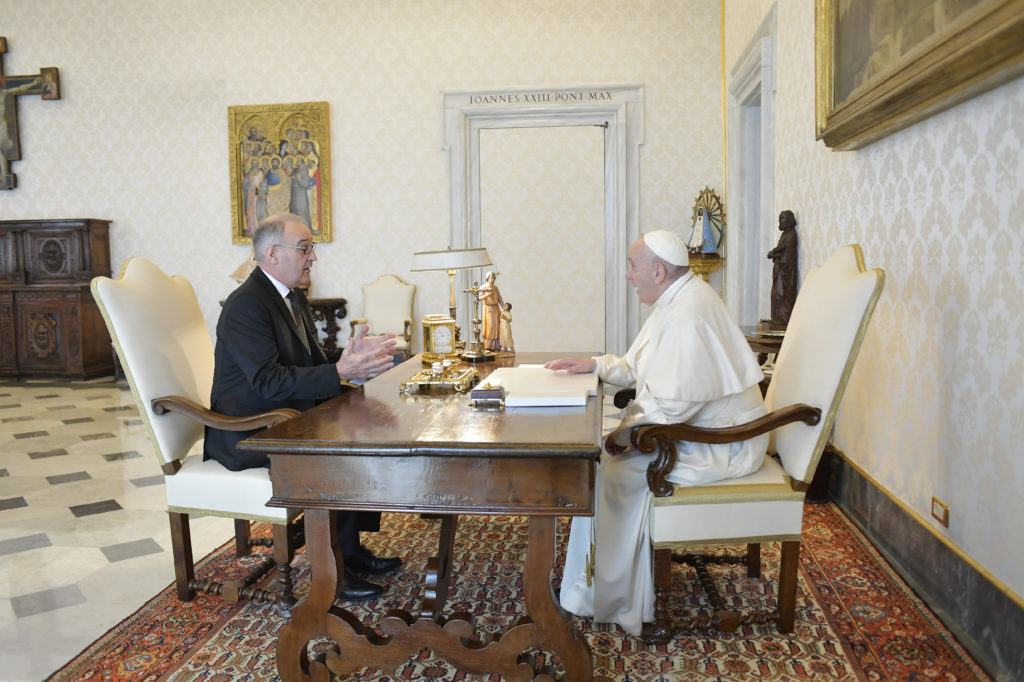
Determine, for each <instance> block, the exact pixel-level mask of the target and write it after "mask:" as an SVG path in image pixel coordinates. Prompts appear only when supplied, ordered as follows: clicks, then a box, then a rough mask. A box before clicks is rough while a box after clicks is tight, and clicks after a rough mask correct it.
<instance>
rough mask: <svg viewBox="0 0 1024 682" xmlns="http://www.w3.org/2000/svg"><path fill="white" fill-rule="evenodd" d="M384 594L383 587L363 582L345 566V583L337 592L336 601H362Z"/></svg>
mask: <svg viewBox="0 0 1024 682" xmlns="http://www.w3.org/2000/svg"><path fill="white" fill-rule="evenodd" d="M382 594H384V587H383V586H381V585H378V584H377V583H371V582H370V581H369V580H364V579H362V578H360V577H359V576H358V575H356V574H355V573H353V572H352V570H351V569H349V567H348V566H345V581H344V584H343V585H342V586H341V591H340V592H338V599H341V600H343V601H363V600H364V599H373V598H374V597H379V596H380V595H382Z"/></svg>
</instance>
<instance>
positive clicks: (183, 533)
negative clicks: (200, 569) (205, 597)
mask: <svg viewBox="0 0 1024 682" xmlns="http://www.w3.org/2000/svg"><path fill="white" fill-rule="evenodd" d="M167 516H168V517H169V518H170V521H171V551H172V552H173V554H174V582H175V585H176V586H177V590H178V599H180V600H181V601H192V598H193V597H195V596H196V593H195V591H194V590H193V589H192V588H191V587H189V583H191V582H192V580H193V579H194V578H195V565H194V564H193V563H192V535H191V533H190V532H189V527H188V514H181V513H178V512H172V511H169V512H167Z"/></svg>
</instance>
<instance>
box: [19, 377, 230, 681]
mask: <svg viewBox="0 0 1024 682" xmlns="http://www.w3.org/2000/svg"><path fill="white" fill-rule="evenodd" d="M197 450H198V448H197ZM0 472H2V473H0V652H2V653H0V659H2V661H3V662H2V666H0V680H40V679H43V678H45V677H46V676H48V675H49V674H51V673H52V672H53V671H54V670H56V669H57V668H59V667H60V666H61V665H63V664H64V663H65V662H67V661H68V660H70V659H71V658H72V657H74V656H75V655H77V654H78V653H79V652H80V651H81V650H82V649H84V648H85V647H86V646H88V645H89V644H91V643H92V642H93V641H95V639H96V638H97V637H100V636H101V635H103V634H104V633H105V632H106V631H107V630H109V629H110V628H111V627H113V626H115V625H117V624H118V623H119V622H121V621H122V620H123V619H124V618H126V617H128V616H129V615H131V614H132V613H134V612H135V611H136V610H137V609H138V608H139V607H140V606H142V605H143V604H144V603H145V602H146V601H147V600H149V599H151V598H152V597H153V596H154V595H156V594H157V593H158V592H159V591H160V590H162V589H164V588H165V587H167V586H168V585H170V584H172V583H173V582H174V557H173V554H172V552H171V539H170V528H169V524H168V519H167V508H166V502H165V497H164V491H163V485H164V482H163V474H162V472H161V471H160V464H159V462H158V461H157V457H156V455H155V454H154V452H153V449H152V447H151V446H150V444H149V440H148V437H147V434H146V429H145V427H144V426H143V424H142V421H141V420H140V419H139V417H138V412H137V410H136V408H135V404H134V401H133V400H132V396H131V392H130V391H129V390H128V387H127V384H124V383H114V382H112V381H110V380H105V381H104V380H98V381H96V382H61V381H24V382H3V383H0ZM76 511H77V512H78V515H77V516H76V515H75V512H76ZM90 512H91V513H90ZM191 529H192V546H193V553H194V556H195V557H196V559H197V560H198V559H199V558H201V557H203V556H205V555H207V554H208V553H209V552H211V551H212V550H214V549H216V548H217V547H219V546H220V545H222V544H224V543H225V542H227V541H229V540H230V539H231V538H232V536H233V533H234V526H233V523H232V521H231V519H224V518H218V517H204V518H194V519H192V523H191Z"/></svg>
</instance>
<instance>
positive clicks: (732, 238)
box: [725, 5, 778, 325]
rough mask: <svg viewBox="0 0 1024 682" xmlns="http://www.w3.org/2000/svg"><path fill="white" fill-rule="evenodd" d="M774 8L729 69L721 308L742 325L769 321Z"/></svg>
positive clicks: (773, 168)
mask: <svg viewBox="0 0 1024 682" xmlns="http://www.w3.org/2000/svg"><path fill="white" fill-rule="evenodd" d="M777 15H778V5H772V8H771V10H769V12H768V15H767V16H766V17H765V20H764V22H762V24H761V27H760V29H759V30H758V32H757V33H756V34H755V35H754V37H753V38H752V39H751V41H750V43H749V44H748V45H747V48H746V50H744V52H743V55H742V56H741V57H740V59H739V61H738V62H737V64H736V66H734V67H733V69H732V73H731V75H732V80H731V83H730V85H729V95H728V144H727V150H726V154H727V160H726V167H727V168H728V172H727V182H728V187H729V191H730V193H731V194H732V198H731V199H730V200H729V213H730V216H729V221H728V230H729V239H728V242H727V244H728V245H727V247H726V249H727V251H728V258H729V261H728V263H729V265H728V266H727V267H726V275H725V277H726V282H725V291H726V303H727V304H728V306H729V309H730V310H731V311H732V312H733V314H734V315H735V316H736V320H737V321H738V322H739V323H740V324H741V325H755V324H757V322H758V320H761V319H766V318H768V317H771V296H770V294H771V286H770V282H771V273H772V267H771V261H769V260H768V258H767V254H768V251H770V250H771V248H772V247H773V246H774V241H775V236H776V235H775V229H774V227H775V221H774V218H775V216H774V213H775V210H774V202H775V35H776V21H777Z"/></svg>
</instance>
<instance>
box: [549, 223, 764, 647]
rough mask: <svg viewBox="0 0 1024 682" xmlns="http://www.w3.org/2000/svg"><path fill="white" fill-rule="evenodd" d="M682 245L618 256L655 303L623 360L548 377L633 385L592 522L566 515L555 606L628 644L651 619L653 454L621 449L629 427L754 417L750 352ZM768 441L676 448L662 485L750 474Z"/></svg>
mask: <svg viewBox="0 0 1024 682" xmlns="http://www.w3.org/2000/svg"><path fill="white" fill-rule="evenodd" d="M688 265H689V258H688V256H687V250H686V244H685V242H683V240H682V239H680V238H679V237H678V236H677V235H675V234H674V233H672V232H668V231H665V230H657V231H654V232H647V233H645V234H644V235H643V236H642V237H641V238H640V239H638V240H637V241H636V242H635V243H634V244H633V245H632V246H631V247H630V249H629V267H628V269H627V271H626V279H628V280H630V282H631V283H632V284H633V286H634V287H635V288H636V290H637V296H638V297H639V299H640V301H641V302H642V303H645V304H647V305H654V311H653V312H652V313H651V315H650V317H648V318H647V321H646V322H645V323H644V325H643V327H642V328H641V330H640V333H639V335H638V336H637V338H636V340H635V341H634V342H633V345H632V346H631V347H630V348H629V351H628V352H627V353H626V355H625V356H624V357H618V356H615V355H602V356H600V357H597V358H586V359H584V358H564V359H561V360H555V361H553V362H549V363H548V364H547V367H548V368H550V369H554V370H565V371H568V372H571V373H578V372H597V374H598V376H600V378H601V380H602V381H605V382H607V383H610V384H615V385H617V386H625V387H632V388H635V390H636V398H635V399H634V400H633V402H632V403H631V404H630V405H629V407H628V408H626V410H625V411H624V413H623V419H622V423H621V424H620V426H619V428H617V429H616V430H615V431H614V432H613V433H612V434H610V435H609V437H608V439H607V440H606V449H607V450H608V453H607V454H605V455H604V457H603V458H602V462H601V464H600V466H599V468H598V470H597V479H596V484H595V499H594V516H593V518H588V517H575V518H573V520H572V526H571V529H570V533H569V545H568V548H567V551H566V561H565V571H564V573H563V577H562V588H561V596H560V601H561V604H562V607H563V608H565V609H566V610H568V611H570V612H572V613H575V614H577V615H580V616H592V617H593V618H594V620H595V621H598V622H610V623H617V624H619V625H620V626H622V628H623V629H624V630H626V631H627V632H629V633H630V634H632V635H639V634H640V632H641V630H642V627H643V623H644V622H645V621H646V622H650V621H653V620H654V582H653V575H652V570H651V549H650V540H649V533H648V522H649V508H650V501H651V492H650V490H649V489H648V487H647V476H646V474H647V465H648V464H649V463H650V462H651V460H652V459H654V457H655V456H656V453H651V454H644V453H641V452H639V451H637V450H633V449H631V446H630V444H629V432H630V430H631V429H632V427H633V426H636V425H638V424H674V423H680V422H684V423H687V424H691V425H694V426H703V427H722V426H733V425H736V424H742V423H745V422H748V421H750V420H752V419H755V418H757V417H759V416H761V415H763V414H765V407H764V401H763V400H762V398H761V391H760V389H759V387H758V383H759V382H760V381H761V379H762V378H763V374H762V373H761V369H760V367H758V365H757V362H756V361H755V360H754V354H753V353H752V352H751V350H750V346H749V344H748V343H747V341H746V339H745V338H744V336H743V333H742V332H741V331H740V329H739V327H738V326H737V325H736V322H735V321H734V320H733V319H732V316H731V315H730V313H729V311H728V309H727V308H726V306H725V304H724V303H723V302H722V299H721V298H720V297H719V296H718V294H717V293H716V292H715V291H714V289H712V288H711V287H710V286H709V285H708V284H707V283H706V282H704V281H703V280H702V279H701V278H700V277H695V276H694V275H693V273H692V272H690V270H689V268H688ZM767 446H768V435H767V434H765V435H762V436H758V437H756V438H752V439H750V440H748V441H743V442H740V443H726V444H718V445H708V444H703V443H690V442H679V443H677V444H676V447H677V451H678V459H677V461H676V465H675V468H674V469H673V470H672V472H671V473H670V474H669V475H668V479H669V480H670V481H672V482H673V483H675V484H677V485H701V484H705V483H710V482H713V481H719V480H722V479H725V478H732V477H736V476H745V475H747V474H749V473H752V472H754V471H756V470H757V469H758V468H759V467H760V466H761V463H762V461H763V459H764V454H765V450H766V449H767Z"/></svg>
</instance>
